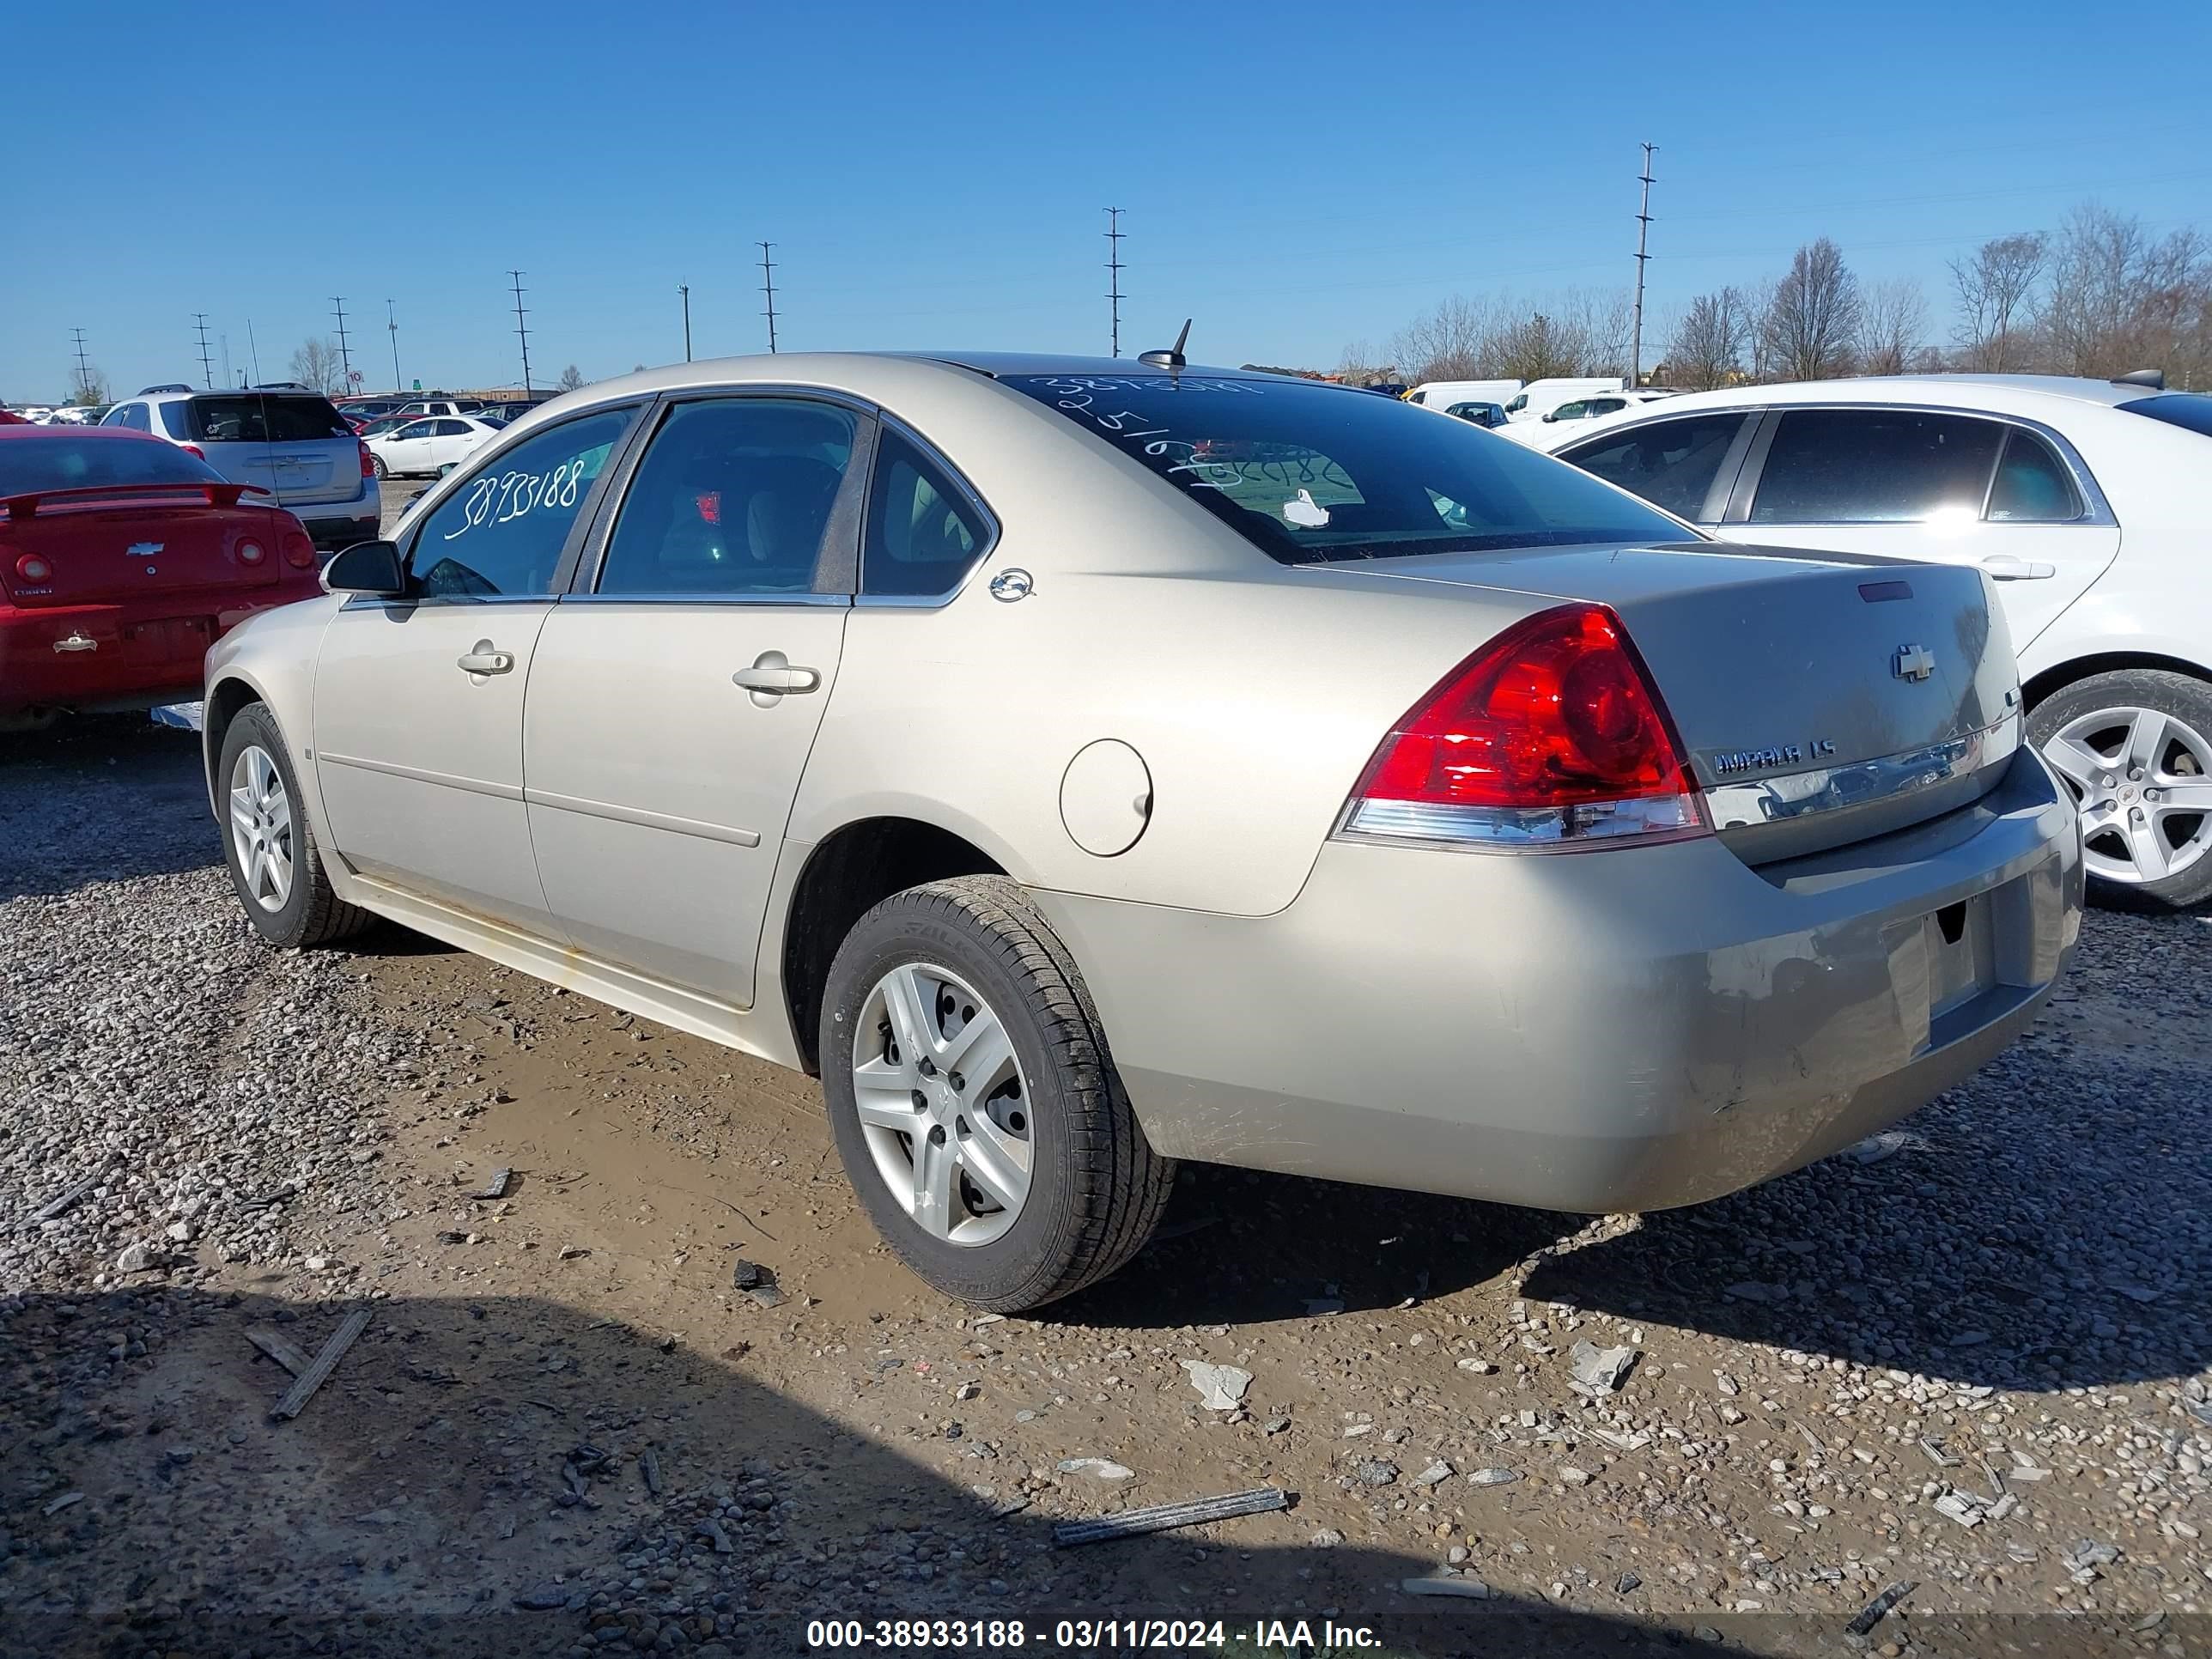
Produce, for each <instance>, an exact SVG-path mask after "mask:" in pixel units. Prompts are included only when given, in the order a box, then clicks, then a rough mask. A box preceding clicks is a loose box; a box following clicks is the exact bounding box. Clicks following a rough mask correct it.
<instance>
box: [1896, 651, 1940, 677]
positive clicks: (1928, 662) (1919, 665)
mask: <svg viewBox="0 0 2212 1659" xmlns="http://www.w3.org/2000/svg"><path fill="white" fill-rule="evenodd" d="M1889 671H1890V672H1891V673H1893V674H1894V675H1896V676H1897V678H1899V679H1901V680H1924V679H1926V678H1928V677H1929V675H1930V674H1932V673H1934V672H1935V671H1936V659H1935V656H1934V655H1933V653H1930V652H1929V650H1928V649H1927V647H1924V646H1918V645H1900V646H1899V647H1897V654H1896V655H1895V656H1894V657H1893V658H1891V659H1890V663H1889Z"/></svg>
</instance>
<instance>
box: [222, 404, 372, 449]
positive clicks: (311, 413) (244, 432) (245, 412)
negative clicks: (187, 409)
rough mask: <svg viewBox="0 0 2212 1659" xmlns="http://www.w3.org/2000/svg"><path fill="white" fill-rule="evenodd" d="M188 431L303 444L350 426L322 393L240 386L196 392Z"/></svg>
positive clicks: (344, 434) (346, 433)
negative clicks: (220, 392)
mask: <svg viewBox="0 0 2212 1659" xmlns="http://www.w3.org/2000/svg"><path fill="white" fill-rule="evenodd" d="M191 410H192V426H193V428H194V429H193V432H192V436H194V437H195V438H197V439H198V440H199V441H201V442H202V443H210V444H264V443H274V444H304V443H313V442H315V441H318V440H319V439H323V438H350V437H352V436H353V428H351V427H349V426H348V425H347V424H346V423H345V422H343V421H342V420H340V419H339V418H338V412H337V410H335V409H332V408H331V406H330V404H329V402H328V401H327V400H326V399H324V398H315V397H303V396H301V394H299V393H298V392H290V393H287V394H285V395H283V396H281V397H280V396H276V395H275V394H271V393H264V392H240V393H238V394H237V395H236V396H235V397H221V398H193V399H192V402H191Z"/></svg>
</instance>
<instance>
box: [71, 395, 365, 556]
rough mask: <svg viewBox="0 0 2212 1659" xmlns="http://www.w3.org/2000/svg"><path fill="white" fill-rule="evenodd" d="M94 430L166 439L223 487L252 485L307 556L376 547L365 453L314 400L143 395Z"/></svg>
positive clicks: (325, 405) (321, 400) (326, 405)
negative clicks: (310, 547)
mask: <svg viewBox="0 0 2212 1659" xmlns="http://www.w3.org/2000/svg"><path fill="white" fill-rule="evenodd" d="M100 424H101V425H102V426H125V427H129V428H131V429H132V430H134V431H137V432H150V433H152V434H154V435H155V436H157V437H163V438H167V439H168V440H169V441H171V442H172V443H174V444H178V445H179V446H181V447H184V448H185V449H189V450H190V451H191V452H192V453H193V454H195V455H197V456H200V457H201V458H202V459H204V460H205V461H206V462H207V464H208V465H210V466H211V467H213V468H214V469H215V470H216V471H218V472H220V473H222V476H223V477H226V478H228V479H229V480H231V482H232V483H247V484H258V485H259V486H260V487H261V488H262V489H266V490H268V491H270V494H271V495H274V496H275V498H276V502H277V504H278V505H280V506H282V507H286V508H289V510H290V511H291V512H292V513H294V514H295V515H296V516H297V517H298V519H299V520H300V522H301V524H303V525H305V526H307V534H308V535H310V536H311V537H313V538H314V543H315V545H316V546H317V547H319V548H323V549H325V550H329V549H335V548H340V547H346V546H349V545H351V544H353V543H355V542H366V541H374V539H375V538H376V532H377V526H378V522H379V520H380V518H381V517H382V513H383V507H382V498H381V495H380V492H379V490H378V489H377V483H376V477H375V475H374V468H372V467H371V466H370V465H369V459H368V446H367V445H365V444H363V443H362V441H361V440H360V439H358V438H356V436H355V435H354V434H353V428H350V427H349V426H348V425H347V424H346V423H345V421H344V419H343V417H342V416H340V415H339V414H338V412H337V410H335V409H333V408H332V407H331V402H330V399H329V398H325V397H324V396H323V395H322V394H321V393H320V392H314V391H311V390H309V389H308V388H307V387H306V386H291V385H284V386H246V387H241V388H240V389H239V390H237V391H235V392H195V391H193V390H192V388H191V387H190V386H181V385H178V386H148V387H146V388H145V390H143V392H139V393H138V395H137V397H135V398H125V399H124V400H123V401H122V402H121V403H119V404H116V405H115V407H114V408H112V409H111V410H108V411H107V414H106V418H105V419H103V420H102V421H101V422H100Z"/></svg>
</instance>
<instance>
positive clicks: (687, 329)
mask: <svg viewBox="0 0 2212 1659" xmlns="http://www.w3.org/2000/svg"><path fill="white" fill-rule="evenodd" d="M676 291H677V292H678V294H680V295H683V296H684V362H687V363H688V362H690V361H691V284H690V283H678V284H677V285H676Z"/></svg>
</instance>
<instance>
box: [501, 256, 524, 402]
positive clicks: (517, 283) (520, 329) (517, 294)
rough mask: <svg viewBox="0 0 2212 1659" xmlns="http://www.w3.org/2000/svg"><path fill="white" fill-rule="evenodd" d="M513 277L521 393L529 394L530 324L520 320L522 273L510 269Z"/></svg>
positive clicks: (509, 273) (509, 274)
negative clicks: (520, 365) (520, 361)
mask: <svg viewBox="0 0 2212 1659" xmlns="http://www.w3.org/2000/svg"><path fill="white" fill-rule="evenodd" d="M507 275H508V276H512V277H513V278H514V331H515V334H516V335H517V336H518V337H520V339H521V341H522V395H523V396H524V397H526V398H527V397H528V396H529V395H530V325H528V324H527V323H526V322H524V321H523V320H522V317H523V311H522V293H523V289H522V273H521V272H520V271H519V270H510V271H508V272H507Z"/></svg>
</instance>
